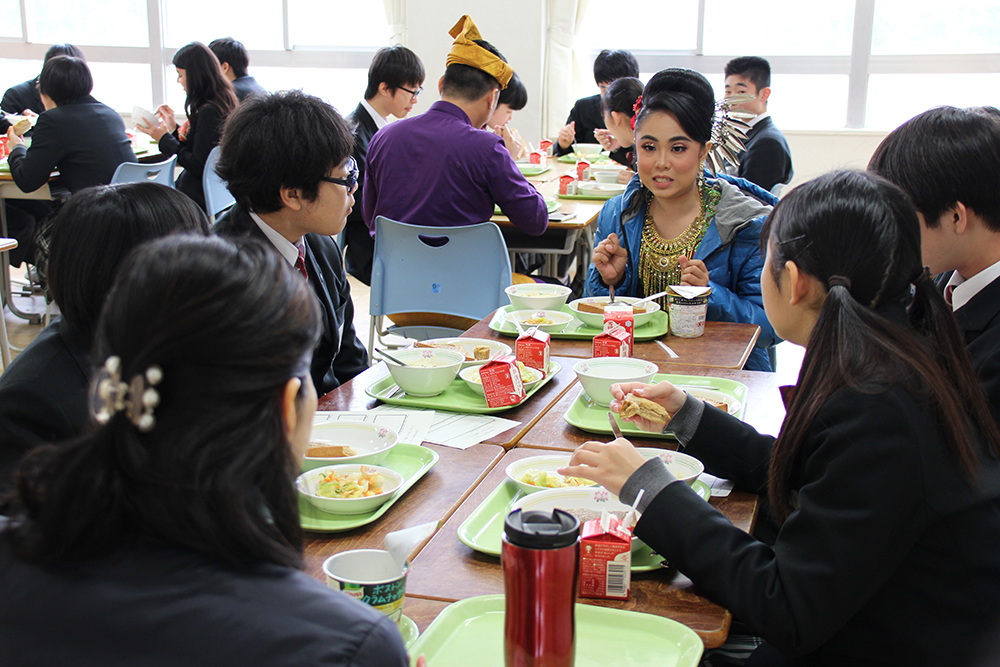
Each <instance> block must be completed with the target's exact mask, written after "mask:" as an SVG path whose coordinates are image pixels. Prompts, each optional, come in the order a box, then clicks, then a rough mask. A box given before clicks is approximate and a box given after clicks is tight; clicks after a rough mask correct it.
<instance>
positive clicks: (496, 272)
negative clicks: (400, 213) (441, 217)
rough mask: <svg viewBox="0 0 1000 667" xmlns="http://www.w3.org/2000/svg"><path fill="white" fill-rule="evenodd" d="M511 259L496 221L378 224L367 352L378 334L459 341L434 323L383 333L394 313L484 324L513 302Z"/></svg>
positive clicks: (454, 331) (383, 221) (451, 331)
mask: <svg viewBox="0 0 1000 667" xmlns="http://www.w3.org/2000/svg"><path fill="white" fill-rule="evenodd" d="M510 285H511V271H510V256H509V255H508V254H507V244H506V243H505V242H504V240H503V235H502V234H500V228H499V227H497V226H496V225H495V224H494V223H492V222H482V223H479V224H476V225H468V226H465V227H423V226H420V225H407V224H404V223H401V222H395V221H393V220H389V219H388V218H386V217H384V216H379V217H378V218H376V219H375V257H374V261H373V263H372V285H371V295H370V300H369V307H368V312H369V314H370V315H371V326H370V328H369V332H368V349H369V351H372V350H374V345H375V334H376V332H378V335H379V336H380V337H381V336H384V335H386V334H389V333H392V334H398V335H401V336H405V337H406V338H416V339H425V338H436V337H441V336H456V335H458V334H460V333H462V332H461V331H460V330H457V329H450V328H447V327H441V326H438V325H435V324H428V325H419V326H406V327H398V326H391V327H389V328H388V329H386V330H383V328H382V318H383V317H384V316H385V315H392V314H395V313H432V314H440V315H455V316H458V317H467V318H470V319H474V320H481V319H482V318H484V317H486V316H487V315H489V314H490V313H491V312H493V311H494V310H496V309H497V308H499V307H500V306H503V305H506V304H507V303H508V300H507V295H506V294H505V293H504V290H505V289H507V287H509V286H510Z"/></svg>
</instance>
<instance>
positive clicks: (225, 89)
mask: <svg viewBox="0 0 1000 667" xmlns="http://www.w3.org/2000/svg"><path fill="white" fill-rule="evenodd" d="M173 65H174V67H176V68H177V69H182V70H184V72H185V75H186V77H187V98H186V99H185V100H184V113H185V114H187V115H188V116H189V117H190V116H193V115H195V114H196V113H198V110H199V109H201V108H202V107H203V106H205V105H206V104H211V105H213V106H215V107H216V108H217V109H218V110H219V113H220V114H222V117H223V118H225V117H226V116H228V115H229V112H231V111H232V110H233V109H235V108H236V105H237V104H238V102H237V100H236V93H235V92H234V91H233V84H232V83H230V81H229V79H227V78H226V77H225V76H224V75H223V74H222V66H221V65H220V64H219V59H218V58H216V57H215V54H214V53H212V50H211V49H209V48H208V47H207V46H205V45H204V44H202V43H201V42H191V43H190V44H186V45H184V46H182V47H181V48H179V49H177V53H175V54H174V59H173Z"/></svg>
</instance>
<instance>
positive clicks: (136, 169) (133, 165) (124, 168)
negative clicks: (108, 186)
mask: <svg viewBox="0 0 1000 667" xmlns="http://www.w3.org/2000/svg"><path fill="white" fill-rule="evenodd" d="M176 166H177V156H176V155H171V156H170V159H169V160H164V161H163V162H155V163H153V164H142V163H141V162H122V163H121V164H120V165H118V168H117V169H115V175H114V176H112V177H111V182H112V183H145V182H147V181H149V182H150V183H159V184H161V185H166V186H167V187H169V188H172V187H174V167H176Z"/></svg>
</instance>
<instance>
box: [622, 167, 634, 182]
mask: <svg viewBox="0 0 1000 667" xmlns="http://www.w3.org/2000/svg"><path fill="white" fill-rule="evenodd" d="M633 176H635V172H634V171H632V170H631V169H622V170H621V171H619V172H618V182H619V183H621V184H622V185H628V182H629V181H631V180H632V177H633Z"/></svg>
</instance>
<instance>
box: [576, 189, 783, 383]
mask: <svg viewBox="0 0 1000 667" xmlns="http://www.w3.org/2000/svg"><path fill="white" fill-rule="evenodd" d="M705 180H706V184H707V185H709V186H711V187H715V188H717V189H719V190H720V191H721V194H722V196H721V198H720V199H719V204H718V206H716V207H715V217H714V218H713V219H712V222H711V224H710V225H709V227H708V230H707V231H706V232H705V238H704V239H702V241H701V244H700V245H699V246H698V249H697V250H696V251H695V253H694V259H700V260H701V261H703V262H705V266H706V267H707V268H708V276H709V285H710V286H711V287H712V294H711V296H710V297H709V301H708V319H709V320H710V321H713V322H749V323H752V324H756V325H759V326H760V337H759V338H758V339H757V345H756V349H754V351H753V352H751V353H750V358H749V359H747V363H746V369H747V370H754V371H770V370H772V367H771V361H770V357H769V354H768V348H771V347H773V346H774V345H776V344H778V343H779V342H781V341H780V339H779V338H778V337H777V335H775V333H774V329H773V328H772V327H771V323H770V322H768V321H767V316H766V315H765V314H764V301H763V299H762V298H761V293H760V272H761V268H762V267H763V266H764V258H763V257H761V254H760V230H761V227H762V225H763V224H764V218H765V217H767V214H768V213H770V212H771V207H772V206H774V204H777V203H778V200H777V199H776V198H775V197H774V196H773V195H772V194H771V193H769V192H766V191H764V190H762V189H761V188H759V187H757V186H756V185H754V184H753V183H751V182H750V181H747V180H745V179H742V178H734V177H732V176H727V175H724V174H720V175H719V176H718V177H715V178H706V179H705ZM641 189H642V188H641V187H640V183H639V177H638V176H635V177H633V178H632V180H631V182H629V184H628V187H627V188H626V189H625V192H624V194H622V195H621V196H618V197H615V198H614V199H609V200H608V201H607V203H606V204H605V205H604V208H603V209H601V213H600V215H599V216H598V218H597V234H596V235H595V239H594V245H595V246H596V245H597V244H598V243H600V242H601V241H602V240H604V239H606V238H607V237H608V234H610V233H611V232H615V233H617V234H618V241H619V243H621V244H622V246H623V247H624V248H625V250H626V251H628V263H627V264H626V266H625V278H624V280H623V281H622V284H621V286H619V287H616V288H615V294H619V295H621V296H645V295H643V294H640V291H641V285H640V281H639V272H638V263H639V244H640V243H641V241H642V226H643V221H644V220H645V219H646V199H645V196H644V195H643V193H642V192H641ZM623 231H624V233H623ZM607 293H608V286H607V285H606V284H605V283H604V281H603V280H602V279H601V274H600V273H598V272H597V269H596V268H595V267H594V265H593V263H591V265H590V268H589V269H588V270H587V285H586V288H585V294H586V295H587V296H599V295H605V294H607Z"/></svg>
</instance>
